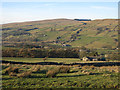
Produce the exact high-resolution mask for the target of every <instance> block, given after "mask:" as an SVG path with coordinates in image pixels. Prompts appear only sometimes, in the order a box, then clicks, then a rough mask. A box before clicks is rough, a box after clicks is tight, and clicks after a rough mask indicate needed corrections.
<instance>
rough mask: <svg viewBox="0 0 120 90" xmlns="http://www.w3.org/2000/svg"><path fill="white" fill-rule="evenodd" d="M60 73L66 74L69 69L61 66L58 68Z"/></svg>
mask: <svg viewBox="0 0 120 90" xmlns="http://www.w3.org/2000/svg"><path fill="white" fill-rule="evenodd" d="M59 72H60V73H68V72H70V67H66V66H62V67H60V68H59Z"/></svg>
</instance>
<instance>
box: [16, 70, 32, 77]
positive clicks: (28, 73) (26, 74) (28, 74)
mask: <svg viewBox="0 0 120 90" xmlns="http://www.w3.org/2000/svg"><path fill="white" fill-rule="evenodd" d="M31 74H32V72H31V71H28V72H23V73H20V74H18V75H17V77H30V76H31Z"/></svg>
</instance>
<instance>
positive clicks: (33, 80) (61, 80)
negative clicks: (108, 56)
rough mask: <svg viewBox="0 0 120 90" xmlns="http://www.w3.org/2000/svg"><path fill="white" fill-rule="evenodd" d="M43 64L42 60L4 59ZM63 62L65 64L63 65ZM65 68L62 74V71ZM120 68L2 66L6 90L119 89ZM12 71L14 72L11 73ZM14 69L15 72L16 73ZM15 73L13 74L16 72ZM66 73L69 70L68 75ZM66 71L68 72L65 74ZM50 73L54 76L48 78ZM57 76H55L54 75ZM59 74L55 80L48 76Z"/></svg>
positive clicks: (68, 60)
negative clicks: (55, 89)
mask: <svg viewBox="0 0 120 90" xmlns="http://www.w3.org/2000/svg"><path fill="white" fill-rule="evenodd" d="M3 59H4V60H11V61H24V62H39V61H43V60H42V58H41V59H40V58H3ZM62 60H63V61H62ZM48 61H52V62H53V61H56V62H64V61H66V62H69V63H71V62H77V61H79V59H70V58H64V59H61V58H54V59H52V58H49V59H48ZM61 67H62V71H60V70H61V69H60V68H61ZM119 67H120V66H101V67H96V66H87V65H85V66H81V65H72V66H64V65H58V66H57V65H27V64H9V63H8V64H4V63H2V87H3V88H118V74H119V70H118V68H119ZM10 68H11V69H10ZM13 68H14V69H13ZM12 70H13V71H12ZM66 70H68V71H67V72H66ZM64 71H65V72H64ZM48 72H50V74H48ZM54 72H55V73H54ZM52 74H55V76H54V77H49V76H47V75H52Z"/></svg>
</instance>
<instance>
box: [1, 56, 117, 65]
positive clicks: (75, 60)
mask: <svg viewBox="0 0 120 90" xmlns="http://www.w3.org/2000/svg"><path fill="white" fill-rule="evenodd" d="M2 60H5V61H15V62H29V63H37V62H44V60H43V58H14V57H3V58H2ZM45 62H57V63H64V64H70V63H93V62H96V63H99V62H119V61H117V60H115V61H113V60H110V61H87V62H86V61H82V60H80V59H79V58H48V59H47V60H45Z"/></svg>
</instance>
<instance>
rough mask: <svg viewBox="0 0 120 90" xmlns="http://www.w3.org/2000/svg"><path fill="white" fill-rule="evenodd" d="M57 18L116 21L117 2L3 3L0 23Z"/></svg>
mask: <svg viewBox="0 0 120 90" xmlns="http://www.w3.org/2000/svg"><path fill="white" fill-rule="evenodd" d="M57 18H68V19H74V18H80V19H81V18H82V19H85V18H86V19H108V18H112V19H117V18H118V2H3V3H2V23H12V22H24V21H35V20H45V19H57Z"/></svg>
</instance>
